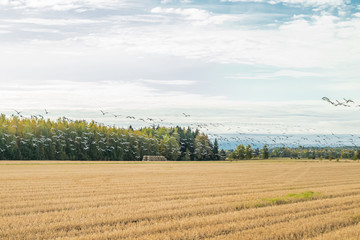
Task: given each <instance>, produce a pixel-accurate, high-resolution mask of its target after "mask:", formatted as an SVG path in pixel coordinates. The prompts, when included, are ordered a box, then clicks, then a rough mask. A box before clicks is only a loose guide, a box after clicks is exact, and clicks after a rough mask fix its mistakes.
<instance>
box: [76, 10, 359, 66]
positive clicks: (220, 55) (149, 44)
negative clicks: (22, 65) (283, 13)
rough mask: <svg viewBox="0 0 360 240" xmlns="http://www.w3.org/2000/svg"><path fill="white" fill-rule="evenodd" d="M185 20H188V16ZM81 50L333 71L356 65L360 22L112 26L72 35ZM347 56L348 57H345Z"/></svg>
mask: <svg viewBox="0 0 360 240" xmlns="http://www.w3.org/2000/svg"><path fill="white" fill-rule="evenodd" d="M153 12H170V13H175V12H179V14H189V16H191V18H192V19H197V20H194V21H199V22H202V21H207V20H203V19H206V18H207V16H208V15H207V13H206V12H201V11H200V12H197V11H189V12H187V11H183V10H180V9H163V8H157V9H155V10H153ZM189 18H190V17H189ZM77 41H83V42H84V43H85V44H86V45H87V46H91V47H94V48H105V49H113V50H114V51H115V49H118V51H126V52H129V53H131V54H142V53H153V54H164V55H172V56H180V57H185V58H194V59H203V60H205V61H208V62H217V63H242V64H251V65H256V64H262V65H268V66H277V67H283V68H302V67H325V68H327V67H332V68H333V67H334V66H337V65H339V64H346V63H353V62H360V46H359V44H358V43H359V42H360V20H359V19H358V18H353V19H348V20H340V19H338V18H336V17H334V16H330V15H321V16H313V17H311V18H310V19H304V18H296V19H294V20H291V21H288V22H285V23H283V24H281V25H280V26H279V27H278V28H268V29H258V28H255V29H253V28H246V27H244V26H242V27H238V28H210V27H205V26H187V27H185V24H183V23H177V24H176V25H174V24H169V25H157V26H145V27H125V26H120V27H118V28H116V27H114V28H112V32H109V33H107V34H101V35H100V34H99V35H92V36H83V37H78V38H77ZM350 52H351V53H352V54H349V53H350Z"/></svg>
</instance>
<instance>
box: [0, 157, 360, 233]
mask: <svg viewBox="0 0 360 240" xmlns="http://www.w3.org/2000/svg"><path fill="white" fill-rule="evenodd" d="M29 163H31V164H29ZM0 182H1V184H0V214H1V217H0V226H1V228H0V239H324V240H325V239H326V240H328V239H360V163H358V162H325V161H323V162H321V161H320V162H319V161H318V162H291V161H287V162H276V161H271V162H264V161H261V162H260V161H259V162H257V161H252V162H249V161H247V162H232V163H230V162H222V163H216V162H195V163H169V162H162V163H153V162H150V163H137V164H134V163H116V162H115V163H111V162H90V163H89V162H5V161H1V162H0Z"/></svg>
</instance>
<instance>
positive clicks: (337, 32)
mask: <svg viewBox="0 0 360 240" xmlns="http://www.w3.org/2000/svg"><path fill="white" fill-rule="evenodd" d="M359 43H360V1H359V0H352V1H350V0H318V1H315V0H208V1H196V0H156V1H155V0H146V1H145V0H142V1H141V0H87V1H85V0H52V1H48V0H0V53H1V54H0V73H1V74H0V76H1V78H0V110H1V111H0V112H3V113H6V114H11V113H15V112H14V109H17V110H21V111H23V113H24V114H28V115H29V114H44V109H45V108H46V109H47V110H48V111H49V112H50V115H51V117H58V116H63V115H65V116H68V117H73V118H85V119H95V120H98V121H102V122H105V123H111V124H113V123H114V124H118V125H119V126H121V125H128V124H129V123H131V122H129V119H126V118H125V117H122V118H120V117H119V118H114V117H111V116H110V115H109V114H108V115H105V116H102V114H101V113H100V109H101V110H104V111H108V112H112V113H116V114H121V115H123V116H126V115H135V116H136V117H138V118H140V117H144V118H145V117H151V118H162V119H163V120H165V122H168V123H169V124H170V123H172V124H176V123H181V124H190V123H194V122H213V123H222V124H223V127H222V128H219V129H217V130H216V131H218V132H226V131H234V129H235V128H236V129H237V131H240V130H239V128H241V131H247V130H249V131H255V132H259V133H260V132H261V133H266V132H270V131H271V132H276V131H278V132H281V131H288V132H301V131H304V129H305V130H306V131H307V132H311V133H316V132H323V133H330V132H337V133H360V129H359V128H358V126H359V124H360V107H355V105H357V104H360V95H359V92H360V68H359V63H360V44H359ZM324 96H327V97H328V98H330V99H331V100H334V101H335V100H336V99H338V100H339V101H343V98H346V99H352V100H354V101H355V103H356V104H351V107H333V106H331V104H328V103H326V102H325V101H323V100H321V98H322V97H324ZM183 112H185V113H187V114H190V115H191V117H188V118H186V117H185V116H184V115H183V114H182V113H183ZM132 124H139V121H137V122H136V123H132ZM230 129H232V130H230Z"/></svg>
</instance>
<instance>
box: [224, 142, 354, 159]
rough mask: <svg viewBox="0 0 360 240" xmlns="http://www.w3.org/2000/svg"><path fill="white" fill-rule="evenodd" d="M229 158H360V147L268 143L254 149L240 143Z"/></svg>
mask: <svg viewBox="0 0 360 240" xmlns="http://www.w3.org/2000/svg"><path fill="white" fill-rule="evenodd" d="M228 158H229V159H239V160H243V159H268V158H294V159H298V158H306V159H330V160H331V159H353V160H358V159H360V149H359V148H357V147H333V148H331V147H323V148H319V147H301V146H299V147H296V148H290V147H276V148H271V149H269V148H268V147H267V146H266V145H264V147H263V148H262V149H259V148H256V149H252V148H251V146H250V145H247V146H246V147H245V146H244V145H242V144H240V145H238V146H237V147H236V149H235V150H234V151H230V152H229V153H228Z"/></svg>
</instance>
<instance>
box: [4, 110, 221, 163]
mask: <svg viewBox="0 0 360 240" xmlns="http://www.w3.org/2000/svg"><path fill="white" fill-rule="evenodd" d="M144 155H163V156H165V157H166V158H167V160H173V161H179V160H185V161H191V160H199V161H202V160H220V159H225V157H226V153H225V152H224V151H220V150H219V145H218V142H217V140H215V141H214V142H212V141H210V140H209V138H208V136H207V135H205V134H202V133H201V132H200V131H199V130H197V129H196V130H192V129H191V128H190V127H188V128H182V127H178V126H177V127H171V128H168V127H160V126H152V127H146V128H141V129H138V130H134V129H133V128H132V127H131V126H129V128H127V129H125V128H119V127H116V126H105V125H104V124H101V123H98V122H95V121H91V122H87V121H85V120H70V119H68V118H66V117H62V118H58V119H57V120H55V121H53V120H50V119H44V118H43V117H42V118H41V117H36V116H32V117H30V118H25V117H19V116H14V115H13V116H10V117H7V116H6V115H4V114H1V115H0V159H1V160H5V159H6V160H134V161H138V160H142V158H143V156H144Z"/></svg>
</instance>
